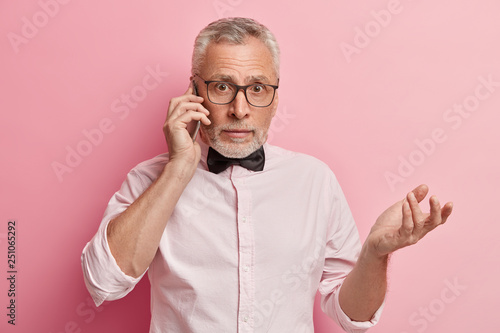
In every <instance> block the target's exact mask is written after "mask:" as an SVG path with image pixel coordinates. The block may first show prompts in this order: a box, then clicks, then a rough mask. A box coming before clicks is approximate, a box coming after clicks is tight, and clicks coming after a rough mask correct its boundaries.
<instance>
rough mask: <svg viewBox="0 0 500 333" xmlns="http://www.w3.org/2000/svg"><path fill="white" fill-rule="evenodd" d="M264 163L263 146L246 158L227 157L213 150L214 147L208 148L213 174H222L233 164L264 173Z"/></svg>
mask: <svg viewBox="0 0 500 333" xmlns="http://www.w3.org/2000/svg"><path fill="white" fill-rule="evenodd" d="M264 162H265V155H264V148H263V147H262V146H261V147H260V148H259V149H257V150H256V151H254V152H253V153H251V154H250V155H248V156H247V157H244V158H230V157H225V156H222V155H221V154H220V153H219V152H217V151H216V150H214V149H212V147H210V148H208V155H207V164H208V170H209V171H210V172H213V173H221V172H222V171H224V170H226V169H227V168H228V167H229V166H230V165H233V164H239V165H241V166H242V167H244V168H247V169H248V170H252V171H262V170H264Z"/></svg>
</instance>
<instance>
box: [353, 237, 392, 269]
mask: <svg viewBox="0 0 500 333" xmlns="http://www.w3.org/2000/svg"><path fill="white" fill-rule="evenodd" d="M389 257H390V254H380V252H379V251H377V247H376V245H375V244H371V242H370V240H369V239H367V240H366V241H365V243H364V244H363V247H362V248H361V253H360V256H359V259H360V260H362V261H365V262H369V263H374V264H381V265H387V263H388V261H389Z"/></svg>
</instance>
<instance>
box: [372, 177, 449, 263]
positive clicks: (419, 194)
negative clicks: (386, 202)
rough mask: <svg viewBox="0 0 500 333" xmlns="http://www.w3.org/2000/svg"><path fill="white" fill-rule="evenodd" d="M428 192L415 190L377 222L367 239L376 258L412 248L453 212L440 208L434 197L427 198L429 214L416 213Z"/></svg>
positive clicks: (445, 207)
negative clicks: (411, 246) (407, 247)
mask: <svg viewBox="0 0 500 333" xmlns="http://www.w3.org/2000/svg"><path fill="white" fill-rule="evenodd" d="M428 192H429V188H428V187H427V185H420V186H418V187H416V188H415V189H414V190H413V191H411V192H410V193H408V195H407V196H406V198H405V199H403V200H401V201H398V202H396V203H395V204H394V205H392V206H391V207H389V208H388V209H387V210H385V211H384V212H383V213H382V214H381V215H380V216H379V217H378V218H377V221H376V222H375V224H374V225H373V227H372V229H371V230H370V234H369V235H368V238H367V241H368V242H369V244H371V248H372V249H373V250H374V251H375V254H376V255H377V256H385V255H388V254H390V253H392V252H394V251H396V250H398V249H400V248H402V247H405V246H408V245H412V244H415V243H417V242H418V241H419V240H421V239H422V238H423V237H424V236H425V235H426V234H427V233H428V232H429V231H432V230H434V229H435V228H436V227H437V226H439V225H441V224H444V223H445V222H446V219H447V218H448V216H450V214H451V211H452V208H453V204H452V203H451V202H448V203H446V204H445V205H444V206H443V207H442V208H441V205H440V203H439V201H438V199H437V197H435V196H431V197H430V198H429V205H430V213H424V212H422V210H421V209H420V207H419V202H421V201H422V200H423V199H424V198H425V197H426V196H427V193H428Z"/></svg>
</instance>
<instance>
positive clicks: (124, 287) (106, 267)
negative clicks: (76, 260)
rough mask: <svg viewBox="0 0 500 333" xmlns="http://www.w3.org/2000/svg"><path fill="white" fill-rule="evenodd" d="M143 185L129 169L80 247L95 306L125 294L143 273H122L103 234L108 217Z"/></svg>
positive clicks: (118, 213) (84, 275)
mask: <svg viewBox="0 0 500 333" xmlns="http://www.w3.org/2000/svg"><path fill="white" fill-rule="evenodd" d="M146 188H147V186H145V184H144V181H143V180H142V179H141V177H140V176H139V174H138V173H137V172H136V171H135V170H134V169H132V171H130V172H129V174H128V175H127V178H126V179H125V181H124V182H123V184H122V186H121V188H120V190H119V191H117V192H116V193H115V194H114V195H113V196H112V197H111V199H110V201H109V203H108V207H107V208H106V211H105V213H104V217H103V219H102V221H101V224H100V226H99V229H98V231H97V233H96V234H95V235H94V237H93V238H92V239H91V241H90V242H88V243H87V245H85V248H84V249H83V252H82V255H81V263H82V270H83V277H84V281H85V285H86V287H87V289H88V291H89V292H90V295H91V296H92V299H93V300H94V302H95V304H96V305H97V306H99V305H101V304H102V303H103V302H104V301H106V300H115V299H119V298H122V297H124V296H125V295H127V294H128V293H129V292H130V291H132V289H133V288H134V287H135V285H136V284H137V283H138V282H139V281H140V279H141V278H142V277H143V276H144V274H145V273H146V272H144V273H143V274H142V275H141V276H140V277H138V278H133V277H131V276H128V275H126V274H125V273H124V272H123V271H122V270H121V269H120V267H119V266H118V264H117V263H116V260H115V258H114V257H113V255H112V254H111V251H110V249H109V246H108V240H107V234H106V229H107V226H108V224H109V221H111V220H112V219H113V218H115V217H116V216H118V215H120V214H121V213H122V212H123V211H125V210H126V209H127V207H128V206H130V204H132V203H133V202H134V201H135V200H136V199H137V198H138V197H139V196H140V195H141V194H142V192H144V191H145V190H146Z"/></svg>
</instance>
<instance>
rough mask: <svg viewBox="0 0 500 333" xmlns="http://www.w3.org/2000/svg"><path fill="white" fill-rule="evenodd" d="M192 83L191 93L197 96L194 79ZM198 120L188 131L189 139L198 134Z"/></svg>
mask: <svg viewBox="0 0 500 333" xmlns="http://www.w3.org/2000/svg"><path fill="white" fill-rule="evenodd" d="M192 85H193V93H194V94H195V95H196V96H198V89H196V83H195V82H194V80H193V81H192ZM200 125H201V123H200V121H199V120H198V121H196V122H195V124H194V125H193V126H192V127H193V129H192V130H191V131H190V133H191V139H193V142H194V141H195V140H196V136H197V135H198V131H199V130H200Z"/></svg>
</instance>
